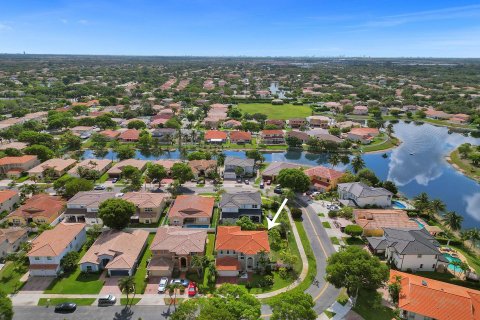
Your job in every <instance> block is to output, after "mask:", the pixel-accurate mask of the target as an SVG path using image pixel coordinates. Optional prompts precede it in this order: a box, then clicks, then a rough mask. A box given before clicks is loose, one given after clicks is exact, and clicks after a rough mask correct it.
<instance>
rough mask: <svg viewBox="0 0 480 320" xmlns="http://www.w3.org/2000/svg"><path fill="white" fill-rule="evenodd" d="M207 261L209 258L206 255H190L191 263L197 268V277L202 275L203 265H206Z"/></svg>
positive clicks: (208, 261)
mask: <svg viewBox="0 0 480 320" xmlns="http://www.w3.org/2000/svg"><path fill="white" fill-rule="evenodd" d="M209 263H210V260H209V259H208V257H206V256H200V255H194V256H193V257H192V260H191V265H192V267H193V268H196V269H197V273H198V278H200V277H201V276H202V274H203V271H204V269H205V267H207V266H208V264H209Z"/></svg>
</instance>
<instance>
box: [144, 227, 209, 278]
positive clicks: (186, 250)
mask: <svg viewBox="0 0 480 320" xmlns="http://www.w3.org/2000/svg"><path fill="white" fill-rule="evenodd" d="M206 240H207V231H206V230H204V229H195V228H191V229H189V228H181V227H173V226H162V227H160V228H158V229H157V233H156V234H155V237H154V238H153V241H152V244H151V245H150V250H151V251H152V259H151V260H150V262H149V264H148V266H147V271H148V275H149V276H150V277H164V276H167V277H170V276H171V275H172V272H173V270H179V271H181V272H186V271H188V270H190V268H191V260H192V257H193V256H194V255H203V254H204V253H205V243H206Z"/></svg>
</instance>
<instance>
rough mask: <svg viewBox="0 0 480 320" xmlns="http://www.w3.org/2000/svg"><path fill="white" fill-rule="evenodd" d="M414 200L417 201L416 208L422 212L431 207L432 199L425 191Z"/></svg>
mask: <svg viewBox="0 0 480 320" xmlns="http://www.w3.org/2000/svg"><path fill="white" fill-rule="evenodd" d="M413 200H414V201H415V202H414V205H415V208H416V209H417V210H418V211H420V212H423V211H425V209H428V208H429V207H430V199H429V198H428V194H426V193H425V192H422V193H420V194H419V195H418V196H416V197H415V198H413Z"/></svg>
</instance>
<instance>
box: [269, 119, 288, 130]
mask: <svg viewBox="0 0 480 320" xmlns="http://www.w3.org/2000/svg"><path fill="white" fill-rule="evenodd" d="M265 125H269V126H271V127H273V128H275V129H283V128H284V127H285V121H283V120H279V119H268V120H267V121H265Z"/></svg>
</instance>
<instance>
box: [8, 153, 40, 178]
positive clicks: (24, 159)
mask: <svg viewBox="0 0 480 320" xmlns="http://www.w3.org/2000/svg"><path fill="white" fill-rule="evenodd" d="M39 164H40V161H39V160H38V158H37V156H34V155H24V156H20V157H4V158H1V159H0V174H1V175H5V176H8V177H20V175H21V174H22V173H23V172H25V171H28V170H30V169H32V168H34V167H36V166H37V165H39Z"/></svg>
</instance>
